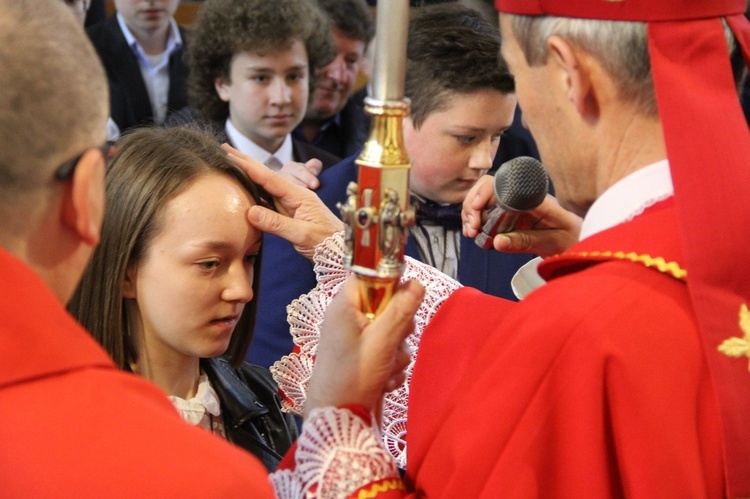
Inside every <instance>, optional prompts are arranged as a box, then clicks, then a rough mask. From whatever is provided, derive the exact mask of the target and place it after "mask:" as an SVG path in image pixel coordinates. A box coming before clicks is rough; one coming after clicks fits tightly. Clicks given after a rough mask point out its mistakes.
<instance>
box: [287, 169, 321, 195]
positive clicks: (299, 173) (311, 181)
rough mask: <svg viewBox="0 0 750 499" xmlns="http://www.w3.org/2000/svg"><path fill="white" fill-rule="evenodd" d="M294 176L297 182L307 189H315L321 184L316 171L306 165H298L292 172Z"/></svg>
mask: <svg viewBox="0 0 750 499" xmlns="http://www.w3.org/2000/svg"><path fill="white" fill-rule="evenodd" d="M290 174H291V175H292V176H294V178H295V179H296V180H297V182H296V183H297V184H298V185H301V186H302V187H305V188H307V189H312V190H315V189H317V188H318V186H319V185H320V182H319V181H318V177H317V175H316V174H315V173H313V172H311V171H310V170H308V169H307V167H306V166H305V165H297V167H296V168H295V169H294V170H293V171H291V172H290Z"/></svg>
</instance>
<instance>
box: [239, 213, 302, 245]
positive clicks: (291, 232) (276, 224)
mask: <svg viewBox="0 0 750 499" xmlns="http://www.w3.org/2000/svg"><path fill="white" fill-rule="evenodd" d="M247 220H248V221H249V222H250V224H251V225H252V226H253V227H255V228H257V229H258V230H260V231H262V232H265V233H268V234H273V235H275V236H279V237H281V238H284V239H286V240H287V241H289V242H291V243H292V244H295V245H296V244H301V243H302V242H304V241H303V240H304V239H305V233H306V230H305V229H304V227H302V226H301V224H304V222H300V221H298V220H294V219H292V218H289V217H287V216H285V215H282V214H279V213H276V212H275V211H273V210H269V209H268V208H265V207H263V206H259V205H255V206H251V207H250V209H249V210H248V212H247Z"/></svg>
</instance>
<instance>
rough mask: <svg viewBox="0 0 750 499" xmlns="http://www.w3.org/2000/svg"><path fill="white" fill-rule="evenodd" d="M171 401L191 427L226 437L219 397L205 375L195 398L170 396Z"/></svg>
mask: <svg viewBox="0 0 750 499" xmlns="http://www.w3.org/2000/svg"><path fill="white" fill-rule="evenodd" d="M169 400H171V401H172V403H173V404H174V406H175V407H176V408H177V411H178V412H179V413H180V415H181V416H182V419H184V420H185V421H187V422H188V423H190V424H191V425H193V426H200V427H201V428H203V429H205V430H208V431H210V432H211V433H214V434H216V435H221V436H222V437H226V432H225V431H224V420H223V418H222V417H221V403H220V402H219V396H218V395H216V392H215V391H214V389H213V387H212V386H211V383H210V382H209V381H208V376H206V374H205V373H201V375H200V378H198V391H197V392H196V394H195V397H193V398H191V399H190V400H185V399H183V398H180V397H176V396H174V395H169Z"/></svg>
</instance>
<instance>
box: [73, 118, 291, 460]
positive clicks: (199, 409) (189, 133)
mask: <svg viewBox="0 0 750 499" xmlns="http://www.w3.org/2000/svg"><path fill="white" fill-rule="evenodd" d="M118 149H119V151H118V153H117V155H116V157H115V159H114V160H113V163H112V165H111V167H110V169H109V171H108V173H107V188H106V200H107V208H106V212H105V217H104V223H103V227H102V238H101V244H100V245H99V247H98V248H97V250H96V251H95V253H94V256H93V260H92V261H91V264H90V265H89V267H88V269H87V271H86V274H85V275H84V278H83V280H82V282H81V284H80V286H79V288H78V290H77V291H76V294H75V296H74V297H73V299H72V301H71V303H70V306H69V308H70V310H71V312H72V313H73V315H74V316H76V318H77V319H78V320H79V321H80V322H81V324H82V325H83V326H84V327H86V328H87V329H88V330H89V331H90V332H91V333H92V334H93V335H94V337H95V338H96V339H97V340H98V341H99V342H100V343H101V344H102V345H103V346H104V348H105V349H106V350H107V351H108V352H109V354H110V355H111V356H112V357H113V359H114V360H115V362H116V363H117V364H118V365H119V367H120V368H122V369H125V370H130V371H132V372H134V373H137V374H139V375H141V376H143V377H145V378H148V379H150V380H151V381H153V382H154V383H156V384H157V385H158V386H160V387H161V388H162V389H163V390H164V391H165V392H166V393H167V395H169V398H170V399H171V400H172V401H173V403H174V405H175V406H176V407H177V409H178V411H179V412H180V413H181V414H182V416H183V418H184V419H185V420H187V421H188V422H189V423H191V424H193V425H198V426H201V427H203V428H205V429H206V430H208V431H211V432H212V433H215V434H217V435H221V436H224V437H226V438H227V439H228V440H230V441H232V442H234V443H235V444H237V445H239V446H240V447H243V448H244V449H246V450H248V451H250V452H252V453H253V454H255V455H256V456H257V457H258V458H260V460H261V461H262V462H263V463H264V464H265V465H266V467H267V468H268V469H269V470H273V469H275V468H276V466H277V464H278V462H279V461H280V459H281V457H282V456H283V454H284V453H285V452H286V450H287V449H288V448H289V446H290V445H291V444H292V442H293V441H294V439H295V438H296V435H297V430H296V425H295V423H294V420H293V419H292V417H291V416H288V415H285V414H283V413H282V412H281V410H280V401H279V398H278V396H277V387H276V384H275V383H274V381H273V380H272V378H271V376H270V374H269V373H268V371H267V370H265V369H263V368H261V367H258V366H252V365H249V364H246V363H243V362H242V359H244V357H245V352H246V350H247V348H248V346H249V344H250V340H251V337H252V331H253V325H254V322H255V312H256V307H255V303H256V302H255V301H253V296H254V294H255V293H256V292H257V283H258V275H257V273H258V268H259V260H260V249H261V236H262V234H261V233H260V231H258V230H257V229H255V228H253V227H252V226H251V225H249V223H248V221H247V218H246V215H247V210H248V209H249V208H250V206H252V205H255V204H258V203H259V197H258V192H257V189H256V187H255V185H254V184H253V183H252V182H250V181H249V180H248V179H247V177H245V175H244V174H243V173H242V172H241V171H240V170H239V169H237V168H236V167H234V166H232V164H231V163H230V162H229V161H228V160H227V158H226V153H224V151H222V150H221V148H219V147H218V143H217V142H216V140H215V138H214V137H213V136H211V135H209V134H207V133H206V132H202V131H199V130H196V129H189V128H172V129H159V128H146V129H139V130H137V131H135V132H133V133H131V134H129V135H127V136H126V137H124V138H123V139H122V140H121V141H120V143H119V144H118ZM225 354H226V355H225ZM222 355H223V356H222Z"/></svg>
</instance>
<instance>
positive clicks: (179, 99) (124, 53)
mask: <svg viewBox="0 0 750 499" xmlns="http://www.w3.org/2000/svg"><path fill="white" fill-rule="evenodd" d="M87 33H88V35H89V38H90V39H91V42H92V43H93V45H94V48H95V49H96V51H97V53H98V54H99V58H100V59H101V61H102V64H103V65H104V69H105V71H106V72H107V79H108V80H109V92H110V95H109V103H110V113H111V115H112V119H113V120H114V121H115V123H117V126H119V127H120V130H121V131H125V130H127V129H128V128H131V127H134V126H139V125H148V124H151V123H153V116H154V113H153V110H152V109H151V101H150V100H149V97H148V90H146V84H145V83H144V82H143V77H142V76H141V70H140V68H139V66H138V59H136V57H135V54H133V51H132V50H131V48H130V47H129V46H128V42H127V41H126V40H125V35H124V34H123V33H122V30H121V29H120V25H119V24H118V22H117V17H116V16H112V17H110V18H109V19H107V20H106V21H104V22H102V23H99V24H96V25H94V26H91V27H90V28H89V29H88V30H87ZM180 36H181V37H182V43H183V45H182V47H181V48H179V49H177V50H175V51H174V52H173V53H172V55H171V56H170V58H169V96H168V99H167V114H169V113H170V112H171V111H174V110H177V109H181V108H182V107H184V106H186V105H187V89H186V82H187V74H188V70H187V66H186V65H185V63H184V62H183V60H182V57H183V54H184V52H185V50H186V44H187V43H188V33H187V31H186V30H185V29H184V28H182V27H180Z"/></svg>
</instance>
